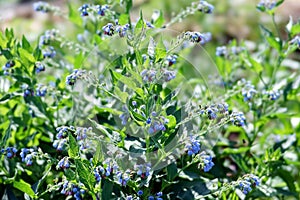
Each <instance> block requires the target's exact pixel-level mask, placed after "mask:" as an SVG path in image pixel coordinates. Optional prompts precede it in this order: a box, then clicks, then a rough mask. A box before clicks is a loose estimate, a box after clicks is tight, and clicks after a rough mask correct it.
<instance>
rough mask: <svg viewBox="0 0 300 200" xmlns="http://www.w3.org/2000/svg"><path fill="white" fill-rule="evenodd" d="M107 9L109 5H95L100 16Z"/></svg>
mask: <svg viewBox="0 0 300 200" xmlns="http://www.w3.org/2000/svg"><path fill="white" fill-rule="evenodd" d="M108 9H109V6H108V5H102V6H101V5H98V6H97V10H98V14H99V15H101V16H104V15H105V11H106V10H108Z"/></svg>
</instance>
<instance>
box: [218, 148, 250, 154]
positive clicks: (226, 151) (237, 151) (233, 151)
mask: <svg viewBox="0 0 300 200" xmlns="http://www.w3.org/2000/svg"><path fill="white" fill-rule="evenodd" d="M249 149H250V147H240V148H238V149H233V148H225V149H224V150H223V155H230V154H241V153H245V152H247V151H248V150H249Z"/></svg>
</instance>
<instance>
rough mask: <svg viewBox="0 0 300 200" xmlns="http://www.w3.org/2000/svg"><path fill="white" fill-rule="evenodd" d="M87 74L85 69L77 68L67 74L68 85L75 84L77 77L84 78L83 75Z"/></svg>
mask: <svg viewBox="0 0 300 200" xmlns="http://www.w3.org/2000/svg"><path fill="white" fill-rule="evenodd" d="M85 74H86V71H85V70H81V69H75V70H74V71H73V73H72V74H70V75H68V76H67V78H66V84H67V85H74V84H75V83H76V81H77V79H81V78H83V76H84V75H85Z"/></svg>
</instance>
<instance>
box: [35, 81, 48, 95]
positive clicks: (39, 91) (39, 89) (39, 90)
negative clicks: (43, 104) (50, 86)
mask: <svg viewBox="0 0 300 200" xmlns="http://www.w3.org/2000/svg"><path fill="white" fill-rule="evenodd" d="M46 94H47V87H46V86H43V85H41V84H39V85H38V87H37V88H36V96H39V97H44V96H46Z"/></svg>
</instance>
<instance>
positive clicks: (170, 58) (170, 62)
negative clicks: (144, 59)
mask: <svg viewBox="0 0 300 200" xmlns="http://www.w3.org/2000/svg"><path fill="white" fill-rule="evenodd" d="M166 61H167V64H168V66H172V65H174V64H175V63H176V61H177V55H169V56H167V58H166Z"/></svg>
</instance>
